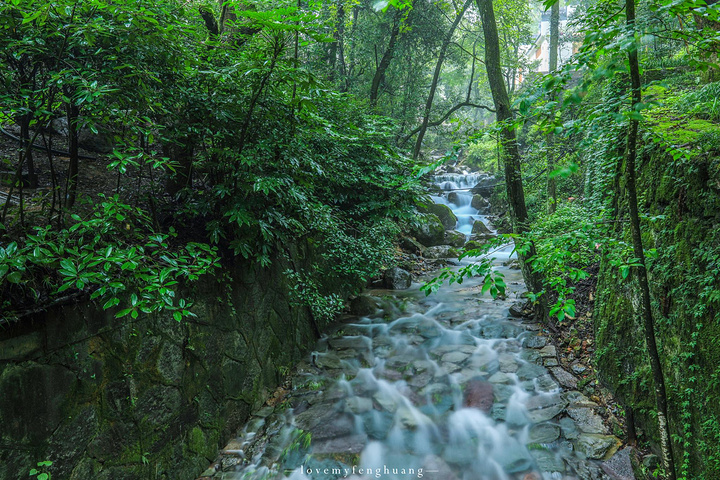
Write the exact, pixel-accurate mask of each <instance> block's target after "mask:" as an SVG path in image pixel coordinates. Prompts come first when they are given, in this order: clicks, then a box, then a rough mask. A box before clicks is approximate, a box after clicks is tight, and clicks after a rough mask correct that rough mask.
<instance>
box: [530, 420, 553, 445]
mask: <svg viewBox="0 0 720 480" xmlns="http://www.w3.org/2000/svg"><path fill="white" fill-rule="evenodd" d="M558 438H560V427H558V426H557V425H553V424H552V423H538V424H537V425H533V426H532V428H530V432H529V433H528V443H552V442H554V441H555V440H557V439H558Z"/></svg>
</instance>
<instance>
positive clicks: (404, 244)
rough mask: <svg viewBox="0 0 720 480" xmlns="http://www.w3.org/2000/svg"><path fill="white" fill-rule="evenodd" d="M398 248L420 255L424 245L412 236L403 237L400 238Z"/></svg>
mask: <svg viewBox="0 0 720 480" xmlns="http://www.w3.org/2000/svg"><path fill="white" fill-rule="evenodd" d="M400 248H402V249H403V250H405V251H407V252H411V253H414V254H415V255H422V253H423V252H424V251H425V246H424V245H423V244H421V243H420V242H418V241H417V240H415V239H414V238H412V237H403V238H402V239H401V240H400Z"/></svg>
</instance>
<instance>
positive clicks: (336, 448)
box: [214, 176, 618, 480]
mask: <svg viewBox="0 0 720 480" xmlns="http://www.w3.org/2000/svg"><path fill="white" fill-rule="evenodd" d="M474 181H475V179H460V178H457V176H455V178H453V179H449V178H440V179H439V181H438V183H439V184H440V185H441V186H442V187H444V188H445V189H446V190H449V191H456V190H455V189H457V188H463V185H464V184H463V183H462V182H465V184H468V185H469V184H470V183H472V182H474ZM470 186H471V185H470ZM464 197H465V198H463V199H461V200H460V201H457V198H455V203H453V202H448V200H447V196H446V195H445V196H443V197H442V198H437V199H436V200H437V201H438V202H443V203H446V204H449V205H451V206H452V207H453V209H454V210H455V211H456V212H457V215H458V219H459V222H458V223H459V225H458V229H459V230H460V231H464V232H465V233H470V230H469V228H467V227H468V225H470V222H471V218H480V217H479V216H478V213H477V211H476V210H474V211H472V210H473V209H471V208H470V206H469V203H470V201H469V197H471V195H470V194H469V193H465V194H464ZM461 198H462V197H461ZM465 200H467V202H466V201H465ZM509 250H510V248H509V247H508V248H507V249H505V250H503V251H500V252H496V253H495V255H494V256H495V257H496V259H495V264H496V265H497V268H498V269H500V270H501V271H502V272H503V273H504V275H505V278H506V282H507V284H508V291H507V298H506V299H499V300H492V298H490V297H486V296H482V295H481V294H480V287H479V285H478V283H479V280H475V279H471V280H467V281H465V282H464V283H463V284H461V285H457V284H456V285H453V286H451V287H447V288H443V289H441V291H440V292H438V293H436V294H433V295H431V296H429V297H426V296H425V295H424V293H422V292H420V291H419V284H413V286H412V287H411V288H410V289H408V290H403V291H389V290H372V291H369V292H367V293H368V295H369V296H370V298H372V299H374V300H375V302H376V303H377V306H378V308H377V310H376V311H375V312H374V313H372V314H370V315H367V316H355V317H353V316H346V317H345V318H344V319H343V320H342V321H341V323H340V324H339V325H338V326H337V327H336V329H335V330H334V331H333V332H331V333H330V334H328V335H327V336H326V337H324V338H322V339H321V340H320V341H319V342H318V345H317V347H316V350H315V351H313V352H312V354H311V355H310V356H309V358H308V360H307V361H306V362H305V363H304V364H303V365H301V366H300V368H299V369H298V371H297V372H296V373H295V374H294V376H293V380H292V382H293V388H292V389H290V392H289V393H288V395H287V397H285V399H284V402H282V403H280V404H279V405H277V406H275V407H265V408H264V409H262V410H261V411H259V412H257V413H256V414H255V416H254V417H253V420H252V421H251V422H250V423H249V424H248V425H247V426H246V427H245V429H244V430H243V432H241V434H240V435H239V437H238V438H237V439H236V440H234V441H233V442H231V443H230V444H229V445H228V447H226V449H225V451H224V452H223V453H224V455H222V457H221V458H222V461H221V465H220V467H221V468H220V469H219V471H218V472H217V473H216V474H215V475H214V476H215V477H217V478H226V479H234V478H247V479H262V478H288V479H292V480H309V479H312V480H330V479H338V478H350V479H353V480H359V479H371V478H382V479H392V480H401V479H411V478H427V479H437V480H454V479H458V480H459V479H463V480H471V479H478V480H539V479H558V480H559V479H567V480H569V479H599V478H609V477H606V476H605V474H604V473H602V470H601V469H600V467H599V463H598V462H596V461H593V460H589V459H588V458H587V457H588V456H589V457H595V458H598V457H599V456H602V455H608V449H610V450H611V451H614V449H615V448H617V443H618V442H617V439H616V438H615V437H613V436H611V435H607V433H608V432H607V431H606V427H605V426H604V425H603V423H602V421H601V419H600V417H599V416H598V415H597V413H596V409H597V407H598V406H597V405H596V404H594V403H593V402H591V401H590V400H589V399H588V398H586V397H585V396H584V395H582V394H581V393H579V392H577V391H572V390H567V389H563V387H562V386H561V383H564V384H568V383H570V384H572V380H573V379H572V378H571V377H570V378H568V374H567V372H565V371H564V370H562V369H559V367H557V359H556V355H555V347H553V346H552V345H551V344H550V343H549V342H548V339H547V337H545V336H543V335H542V334H541V332H540V331H539V330H540V328H539V327H538V326H536V325H535V324H532V323H523V322H522V321H521V320H520V319H517V318H512V317H510V316H509V308H510V306H511V305H512V304H513V303H514V302H517V299H518V298H519V295H520V294H521V293H522V292H523V290H524V288H525V286H524V284H523V282H522V277H521V274H520V272H519V271H518V270H511V269H509V268H507V267H504V266H502V264H503V263H506V261H507V259H508V257H509ZM561 370H562V371H561ZM610 453H611V452H610Z"/></svg>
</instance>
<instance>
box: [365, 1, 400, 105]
mask: <svg viewBox="0 0 720 480" xmlns="http://www.w3.org/2000/svg"><path fill="white" fill-rule="evenodd" d="M402 15H403V12H402V10H399V9H398V10H396V11H395V15H394V16H393V26H392V29H391V30H390V41H389V42H388V47H387V49H386V50H385V53H384V54H383V56H382V59H381V60H380V63H378V64H377V68H376V69H375V75H374V76H373V81H372V84H371V85H370V105H371V106H373V107H374V106H375V105H377V99H378V95H379V92H380V85H381V84H382V83H383V81H384V80H385V72H386V71H387V69H388V67H389V66H390V62H391V61H392V59H393V56H394V55H395V44H396V43H397V39H398V36H399V35H400V23H401V20H402ZM375 52H376V55H377V47H376V50H375ZM376 63H377V61H376Z"/></svg>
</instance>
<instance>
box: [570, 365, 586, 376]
mask: <svg viewBox="0 0 720 480" xmlns="http://www.w3.org/2000/svg"><path fill="white" fill-rule="evenodd" d="M570 370H572V372H573V373H574V374H575V375H582V374H583V373H585V372H586V371H587V367H586V366H584V365H581V364H579V363H573V364H572V365H571V366H570Z"/></svg>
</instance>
